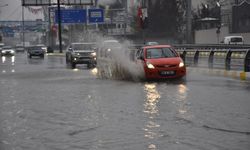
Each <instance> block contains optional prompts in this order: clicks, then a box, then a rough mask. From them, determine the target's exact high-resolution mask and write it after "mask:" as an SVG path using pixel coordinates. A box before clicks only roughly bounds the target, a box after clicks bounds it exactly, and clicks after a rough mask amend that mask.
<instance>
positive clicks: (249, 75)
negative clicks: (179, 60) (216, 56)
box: [187, 67, 250, 81]
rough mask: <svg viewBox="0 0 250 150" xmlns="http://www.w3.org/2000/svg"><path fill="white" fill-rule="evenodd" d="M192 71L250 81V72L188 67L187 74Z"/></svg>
mask: <svg viewBox="0 0 250 150" xmlns="http://www.w3.org/2000/svg"><path fill="white" fill-rule="evenodd" d="M192 71H195V72H199V73H202V74H206V75H214V76H224V77H229V78H233V79H239V80H244V81H250V72H244V71H232V70H231V71H227V70H220V69H208V68H194V67H187V74H188V72H192Z"/></svg>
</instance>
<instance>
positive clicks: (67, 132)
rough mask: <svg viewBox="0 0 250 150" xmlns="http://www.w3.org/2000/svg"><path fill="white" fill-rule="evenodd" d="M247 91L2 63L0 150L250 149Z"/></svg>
mask: <svg viewBox="0 0 250 150" xmlns="http://www.w3.org/2000/svg"><path fill="white" fill-rule="evenodd" d="M249 93H250V83H249V82H244V81H239V80H234V79H231V78H224V77H216V76H207V75H203V74H200V73H197V72H196V71H195V70H193V69H192V71H188V75H187V78H186V81H185V82H184V81H167V82H132V81H119V80H107V79H98V78H97V77H96V76H95V75H93V73H92V72H91V70H89V69H87V68H86V67H85V66H84V65H82V66H78V67H77V69H74V70H72V69H70V68H69V67H67V66H66V63H65V58H64V57H60V56H46V57H45V59H44V60H43V59H40V58H34V59H28V58H27V57H26V55H25V54H17V55H16V56H15V57H4V58H3V57H2V59H1V62H0V150H132V149H134V150H168V149H169V150H246V149H250V128H249V125H250V107H249V106H250V99H249V96H250V94H249Z"/></svg>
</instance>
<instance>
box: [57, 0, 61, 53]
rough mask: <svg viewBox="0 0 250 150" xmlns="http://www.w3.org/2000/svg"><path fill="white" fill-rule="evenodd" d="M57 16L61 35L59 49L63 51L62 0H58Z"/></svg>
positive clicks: (59, 34)
mask: <svg viewBox="0 0 250 150" xmlns="http://www.w3.org/2000/svg"><path fill="white" fill-rule="evenodd" d="M57 17H58V36H59V50H60V53H62V26H61V24H62V23H61V8H60V0H57Z"/></svg>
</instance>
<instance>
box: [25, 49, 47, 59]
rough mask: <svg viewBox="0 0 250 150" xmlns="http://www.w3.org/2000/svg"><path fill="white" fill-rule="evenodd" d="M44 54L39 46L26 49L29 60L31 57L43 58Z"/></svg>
mask: <svg viewBox="0 0 250 150" xmlns="http://www.w3.org/2000/svg"><path fill="white" fill-rule="evenodd" d="M44 53H45V51H44V50H43V49H42V47H41V46H30V47H28V48H27V54H28V57H29V58H32V56H38V57H41V58H44Z"/></svg>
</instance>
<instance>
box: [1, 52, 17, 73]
mask: <svg viewBox="0 0 250 150" xmlns="http://www.w3.org/2000/svg"><path fill="white" fill-rule="evenodd" d="M1 60H2V61H1V63H2V64H5V65H4V66H9V65H11V66H14V65H15V56H11V57H6V56H2V57H1ZM11 68H12V67H11ZM7 72H12V73H14V72H15V69H6V68H5V69H2V73H7Z"/></svg>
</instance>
